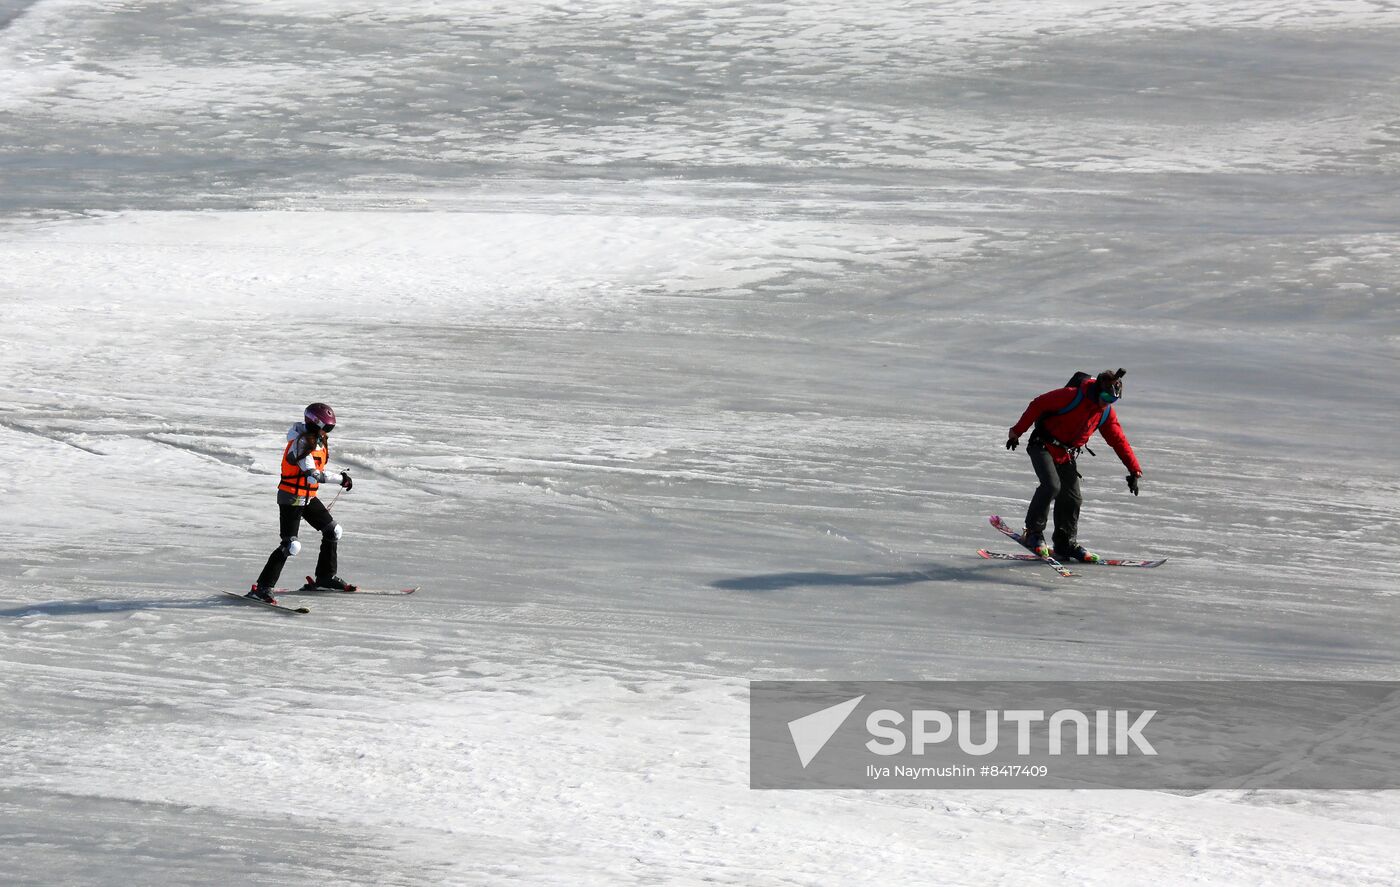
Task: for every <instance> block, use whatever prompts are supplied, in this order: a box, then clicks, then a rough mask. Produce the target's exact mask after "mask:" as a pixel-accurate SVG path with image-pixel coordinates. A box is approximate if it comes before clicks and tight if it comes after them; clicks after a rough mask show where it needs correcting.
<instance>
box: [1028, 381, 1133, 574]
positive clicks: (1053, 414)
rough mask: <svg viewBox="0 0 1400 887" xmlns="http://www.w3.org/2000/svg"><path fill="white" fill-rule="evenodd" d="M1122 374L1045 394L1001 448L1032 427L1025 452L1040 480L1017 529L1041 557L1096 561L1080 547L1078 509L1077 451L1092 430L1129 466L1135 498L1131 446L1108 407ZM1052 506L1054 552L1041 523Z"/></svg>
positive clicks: (1119, 391) (1114, 398) (1118, 393)
mask: <svg viewBox="0 0 1400 887" xmlns="http://www.w3.org/2000/svg"><path fill="white" fill-rule="evenodd" d="M1126 374H1127V370H1123V369H1119V370H1118V371H1117V372H1114V371H1112V370H1104V371H1103V372H1102V373H1099V374H1098V376H1097V377H1091V376H1090V375H1089V374H1088V373H1075V374H1074V377H1073V378H1071V379H1070V381H1069V384H1068V385H1067V386H1066V387H1064V388H1056V389H1055V390H1054V391H1047V392H1045V393H1044V394H1042V395H1040V396H1039V397H1037V398H1036V399H1035V400H1033V401H1031V402H1030V406H1028V407H1026V411H1025V412H1024V413H1022V414H1021V418H1020V419H1019V420H1017V422H1016V424H1015V425H1013V426H1011V434H1010V436H1009V437H1008V438H1007V440H1006V448H1007V449H1008V450H1014V449H1016V447H1017V446H1018V445H1019V444H1020V440H1021V435H1022V434H1025V433H1026V431H1027V430H1028V429H1029V428H1031V426H1032V425H1034V426H1035V431H1033V432H1031V437H1030V441H1029V442H1028V443H1027V444H1026V454H1027V455H1029V456H1030V457H1031V466H1032V467H1033V468H1034V469H1035V476H1036V478H1037V479H1039V481H1040V486H1038V487H1036V490H1035V494H1034V495H1033V496H1031V504H1030V507H1029V508H1028V509H1027V510H1026V528H1025V529H1024V530H1022V531H1021V543H1022V544H1023V545H1025V546H1026V547H1027V548H1029V549H1031V550H1032V551H1034V552H1035V553H1036V554H1039V555H1041V556H1042V557H1045V556H1048V555H1051V554H1053V555H1054V557H1055V558H1056V559H1057V560H1061V561H1065V560H1071V561H1088V562H1094V561H1097V560H1099V556H1098V555H1096V554H1094V553H1092V552H1089V551H1085V550H1084V546H1082V545H1080V544H1079V539H1078V533H1079V509H1080V506H1081V505H1082V504H1083V501H1084V499H1083V497H1082V496H1081V495H1080V492H1079V470H1078V466H1077V465H1076V461H1077V457H1078V455H1079V452H1080V451H1081V450H1083V449H1085V444H1087V443H1088V442H1089V438H1091V437H1093V435H1094V432H1095V431H1098V432H1099V433H1100V434H1102V435H1103V438H1104V440H1106V441H1108V445H1109V446H1111V447H1113V451H1114V452H1115V453H1117V454H1118V458H1119V459H1121V460H1123V464H1124V465H1125V466H1127V468H1128V489H1129V490H1130V491H1131V492H1132V494H1133V495H1134V496H1136V495H1137V494H1138V478H1140V477H1142V466H1141V465H1139V464H1138V460H1137V456H1136V455H1135V454H1134V453H1133V447H1132V445H1131V444H1129V443H1128V437H1127V435H1126V434H1124V433H1123V426H1121V425H1119V424H1118V417H1117V415H1115V414H1114V411H1113V404H1114V403H1116V402H1117V401H1118V399H1119V398H1120V397H1122V396H1123V376H1124V375H1126ZM1052 502H1053V503H1054V505H1055V531H1054V534H1053V535H1052V541H1053V543H1054V547H1053V549H1052V548H1051V546H1049V545H1046V544H1045V522H1046V519H1047V518H1048V517H1049V516H1050V504H1051V503H1052Z"/></svg>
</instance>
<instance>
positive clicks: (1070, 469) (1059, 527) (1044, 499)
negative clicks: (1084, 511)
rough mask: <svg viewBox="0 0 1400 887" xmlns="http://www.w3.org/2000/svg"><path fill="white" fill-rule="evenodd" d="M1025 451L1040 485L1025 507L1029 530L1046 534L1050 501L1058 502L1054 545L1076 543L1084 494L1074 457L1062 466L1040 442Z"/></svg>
mask: <svg viewBox="0 0 1400 887" xmlns="http://www.w3.org/2000/svg"><path fill="white" fill-rule="evenodd" d="M1026 453H1027V455H1029V456H1030V457H1031V467H1033V468H1034V469H1035V476H1036V478H1037V479H1038V480H1039V481H1040V486H1038V487H1036V488H1035V495H1033V496H1031V506H1030V508H1029V509H1027V510H1026V529H1027V530H1028V531H1033V532H1038V533H1044V532H1045V522H1046V520H1047V519H1049V517H1050V503H1051V502H1053V503H1055V533H1054V535H1053V536H1052V544H1054V546H1055V547H1056V548H1068V547H1070V546H1073V545H1075V544H1077V542H1078V537H1079V508H1080V506H1081V505H1083V504H1084V497H1083V496H1082V495H1080V492H1079V469H1078V467H1077V466H1076V465H1075V460H1074V459H1070V460H1069V461H1068V462H1065V463H1063V464H1060V465H1056V464H1055V459H1054V457H1053V456H1051V455H1050V451H1049V450H1047V449H1045V445H1044V444H1041V443H1030V444H1027V445H1026Z"/></svg>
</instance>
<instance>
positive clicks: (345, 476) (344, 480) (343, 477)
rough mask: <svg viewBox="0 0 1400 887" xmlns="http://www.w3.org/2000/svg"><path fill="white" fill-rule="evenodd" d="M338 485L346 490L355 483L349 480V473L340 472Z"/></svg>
mask: <svg viewBox="0 0 1400 887" xmlns="http://www.w3.org/2000/svg"><path fill="white" fill-rule="evenodd" d="M340 485H341V486H342V487H344V488H345V489H347V490H348V489H350V488H351V487H353V486H355V482H354V481H353V480H351V479H350V472H348V471H342V472H341V473H340Z"/></svg>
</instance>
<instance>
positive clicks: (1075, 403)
mask: <svg viewBox="0 0 1400 887" xmlns="http://www.w3.org/2000/svg"><path fill="white" fill-rule="evenodd" d="M1083 402H1084V386H1082V385H1081V386H1080V387H1079V391H1077V392H1075V395H1074V400H1072V401H1070V402H1069V406H1067V407H1065V408H1063V409H1059V410H1056V411H1055V415H1056V416H1066V415H1069V414H1070V413H1072V412H1074V411H1075V409H1077V408H1078V407H1079V405H1080V404H1081V403H1083Z"/></svg>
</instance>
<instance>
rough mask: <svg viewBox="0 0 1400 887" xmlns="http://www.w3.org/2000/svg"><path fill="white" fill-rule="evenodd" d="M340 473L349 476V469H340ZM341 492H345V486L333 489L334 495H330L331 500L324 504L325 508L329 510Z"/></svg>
mask: <svg viewBox="0 0 1400 887" xmlns="http://www.w3.org/2000/svg"><path fill="white" fill-rule="evenodd" d="M340 473H341V474H343V475H345V476H346V477H349V476H350V469H348V468H347V469H345V470H343V471H341V472H340ZM343 492H345V487H343V486H342V487H341V488H340V489H338V490H336V491H335V495H334V496H332V497H331V502H330V504H329V505H327V506H326V510H327V511H330V510H331V509H332V508H334V507H335V503H336V500H338V499H339V498H340V494H341V493H343Z"/></svg>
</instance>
